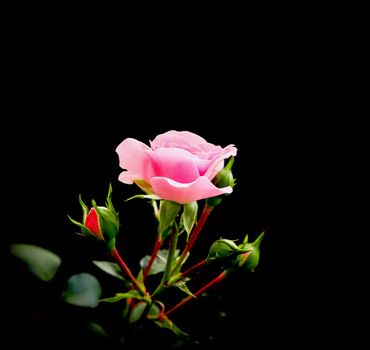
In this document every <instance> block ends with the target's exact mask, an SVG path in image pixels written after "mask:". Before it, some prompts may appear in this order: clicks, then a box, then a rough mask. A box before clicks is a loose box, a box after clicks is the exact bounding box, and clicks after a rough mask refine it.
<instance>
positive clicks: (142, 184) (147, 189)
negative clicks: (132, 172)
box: [134, 179, 154, 193]
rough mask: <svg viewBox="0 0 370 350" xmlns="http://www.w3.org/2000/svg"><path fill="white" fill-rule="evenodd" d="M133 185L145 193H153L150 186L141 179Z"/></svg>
mask: <svg viewBox="0 0 370 350" xmlns="http://www.w3.org/2000/svg"><path fill="white" fill-rule="evenodd" d="M134 183H135V184H136V185H137V186H139V187H140V188H141V189H142V190H143V191H144V192H145V193H153V192H154V191H153V188H152V186H151V185H150V184H149V183H147V182H146V181H145V180H142V179H136V180H135V181H134Z"/></svg>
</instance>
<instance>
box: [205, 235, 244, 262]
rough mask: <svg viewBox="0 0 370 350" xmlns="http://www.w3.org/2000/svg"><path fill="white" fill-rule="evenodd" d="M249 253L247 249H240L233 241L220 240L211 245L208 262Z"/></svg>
mask: <svg viewBox="0 0 370 350" xmlns="http://www.w3.org/2000/svg"><path fill="white" fill-rule="evenodd" d="M247 251H248V250H246V249H242V248H240V247H238V246H237V245H236V244H235V243H234V241H232V240H231V239H224V238H220V239H218V240H217V241H215V242H213V244H212V245H211V248H210V249H209V253H208V256H207V260H215V259H219V258H226V257H227V256H230V255H233V254H240V253H245V252H247Z"/></svg>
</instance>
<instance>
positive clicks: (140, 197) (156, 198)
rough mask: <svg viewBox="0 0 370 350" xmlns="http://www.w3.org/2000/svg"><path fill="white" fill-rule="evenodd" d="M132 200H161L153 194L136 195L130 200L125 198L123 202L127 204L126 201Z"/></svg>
mask: <svg viewBox="0 0 370 350" xmlns="http://www.w3.org/2000/svg"><path fill="white" fill-rule="evenodd" d="M132 199H152V200H159V199H161V198H160V197H158V196H157V195H155V194H137V195H135V196H132V197H130V198H127V199H126V200H125V202H128V201H130V200H132Z"/></svg>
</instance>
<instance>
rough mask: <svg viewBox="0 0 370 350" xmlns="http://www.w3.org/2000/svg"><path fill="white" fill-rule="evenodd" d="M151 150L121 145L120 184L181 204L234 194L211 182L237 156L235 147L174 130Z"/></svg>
mask: <svg viewBox="0 0 370 350" xmlns="http://www.w3.org/2000/svg"><path fill="white" fill-rule="evenodd" d="M150 146H151V147H149V146H147V145H145V144H144V143H142V142H140V141H138V140H135V139H132V138H127V139H125V140H124V141H122V142H121V144H120V145H119V146H118V147H117V149H116V152H117V153H118V156H119V164H120V167H121V168H122V169H125V170H124V171H123V172H122V173H121V174H120V176H119V180H120V181H122V182H123V183H126V184H132V183H133V182H136V183H137V184H138V185H139V186H140V187H142V188H143V189H145V190H146V191H147V192H150V193H153V194H156V195H157V196H158V197H160V198H162V199H167V200H170V201H173V202H177V203H181V204H184V203H190V202H194V201H196V200H200V199H205V198H209V197H215V196H219V195H221V194H225V193H231V192H232V188H231V186H227V187H224V188H218V187H216V186H215V185H214V184H213V183H212V179H213V178H214V177H215V176H216V175H217V173H219V172H220V171H221V170H222V169H223V167H224V160H225V159H227V158H229V157H231V156H235V155H236V152H237V149H236V147H234V145H229V146H227V147H225V148H222V147H221V146H215V145H213V144H211V143H208V142H207V141H206V140H205V139H203V138H202V137H200V136H198V135H196V134H193V133H191V132H189V131H174V130H171V131H168V132H166V133H164V134H161V135H158V136H157V137H156V138H155V139H154V140H153V141H151V142H150ZM143 184H144V185H143Z"/></svg>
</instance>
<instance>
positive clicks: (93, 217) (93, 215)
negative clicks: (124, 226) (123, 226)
mask: <svg viewBox="0 0 370 350" xmlns="http://www.w3.org/2000/svg"><path fill="white" fill-rule="evenodd" d="M111 194H112V187H111V186H109V191H108V196H107V202H106V207H98V206H97V205H96V203H95V201H94V200H93V201H92V205H93V208H91V209H90V210H89V209H88V207H87V206H86V204H85V203H84V202H83V201H82V199H81V196H80V198H79V202H80V204H81V207H82V211H83V218H82V223H80V222H78V221H76V220H73V219H72V218H69V219H70V220H71V221H72V222H73V223H74V224H76V225H77V226H79V227H80V228H81V230H82V234H83V235H85V236H87V235H92V236H94V237H96V238H98V239H99V240H102V241H107V242H110V241H112V240H113V239H114V237H115V236H116V235H117V234H118V230H119V218H118V214H117V213H116V211H115V210H114V207H113V204H112V201H111Z"/></svg>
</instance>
